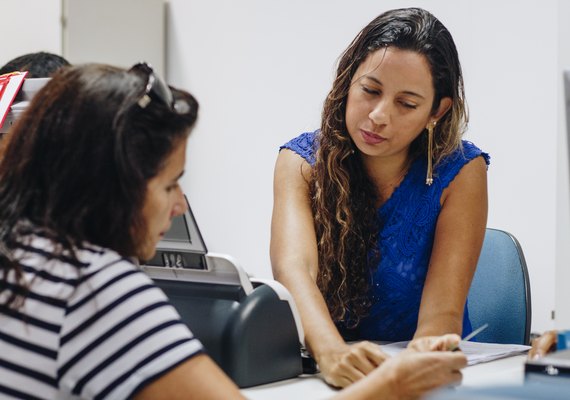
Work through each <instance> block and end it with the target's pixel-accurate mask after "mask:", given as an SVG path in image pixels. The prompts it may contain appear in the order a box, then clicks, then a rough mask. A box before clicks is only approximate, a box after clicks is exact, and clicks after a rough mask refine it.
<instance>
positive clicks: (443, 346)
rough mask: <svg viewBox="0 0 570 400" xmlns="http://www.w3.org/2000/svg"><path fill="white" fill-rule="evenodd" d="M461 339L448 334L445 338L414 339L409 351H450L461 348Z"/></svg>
mask: <svg viewBox="0 0 570 400" xmlns="http://www.w3.org/2000/svg"><path fill="white" fill-rule="evenodd" d="M460 341H461V337H459V335H456V334H454V333H453V334H447V335H443V336H425V337H421V338H417V339H413V340H412V341H411V342H410V343H409V344H408V350H413V351H417V352H424V351H450V350H453V349H456V348H457V347H458V346H459V342H460Z"/></svg>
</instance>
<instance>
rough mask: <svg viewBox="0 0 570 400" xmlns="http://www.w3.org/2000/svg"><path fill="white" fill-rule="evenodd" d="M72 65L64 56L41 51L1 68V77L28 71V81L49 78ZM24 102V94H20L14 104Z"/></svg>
mask: <svg viewBox="0 0 570 400" xmlns="http://www.w3.org/2000/svg"><path fill="white" fill-rule="evenodd" d="M68 65H70V64H69V61H67V60H66V59H65V58H63V57H62V56H59V55H57V54H53V53H48V52H45V51H39V52H36V53H28V54H24V55H21V56H19V57H16V58H14V59H12V60H10V61H8V62H7V63H6V64H4V65H3V66H2V67H0V75H3V74H8V73H10V72H15V71H20V72H23V71H27V72H28V74H27V75H26V79H33V78H49V77H51V76H52V75H53V74H54V73H55V72H56V71H57V70H59V69H60V68H62V67H66V66H68ZM21 100H22V92H19V93H18V94H17V95H16V98H15V99H14V102H16V103H17V102H18V101H21Z"/></svg>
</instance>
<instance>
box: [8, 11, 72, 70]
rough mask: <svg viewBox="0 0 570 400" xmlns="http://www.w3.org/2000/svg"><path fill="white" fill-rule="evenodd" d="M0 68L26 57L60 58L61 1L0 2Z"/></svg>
mask: <svg viewBox="0 0 570 400" xmlns="http://www.w3.org/2000/svg"><path fill="white" fill-rule="evenodd" d="M0 10H1V11H0V15H1V16H2V22H1V23H0V37H1V38H2V45H1V46H0V66H1V65H4V64H5V63H6V62H8V61H10V60H11V59H13V58H15V57H18V56H20V55H22V54H26V53H34V52H37V51H47V52H50V53H55V54H61V24H60V18H61V0H17V1H14V0H0Z"/></svg>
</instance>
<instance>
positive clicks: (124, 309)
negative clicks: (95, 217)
mask: <svg viewBox="0 0 570 400" xmlns="http://www.w3.org/2000/svg"><path fill="white" fill-rule="evenodd" d="M53 250H54V244H53V243H52V242H51V241H50V240H48V239H46V238H43V237H39V236H34V237H33V239H32V240H31V241H29V242H28V244H27V245H20V246H19V249H18V250H17V251H16V253H15V254H16V256H17V257H18V259H20V260H21V261H20V263H21V265H22V266H23V271H24V279H25V282H26V284H27V286H28V288H29V292H28V293H27V295H26V300H25V303H24V304H23V306H21V307H19V308H14V307H12V308H8V307H6V306H4V304H5V302H6V299H7V297H8V296H9V294H11V293H13V292H14V291H16V292H21V287H19V286H16V285H14V283H13V282H14V279H13V278H14V277H13V272H11V273H10V275H9V276H8V287H7V288H6V290H4V291H2V292H1V294H0V304H2V305H1V306H0V398H28V399H36V398H40V399H56V398H57V399H62V398H63V399H66V398H86V399H91V398H93V399H102V398H105V399H124V398H127V397H129V396H130V395H132V394H133V393H135V392H136V391H138V390H139V389H141V388H142V387H144V386H145V385H146V384H148V383H150V382H151V381H153V380H154V379H156V378H157V377H159V376H161V375H162V374H164V373H165V372H167V371H169V370H170V369H172V368H173V367H175V366H177V365H178V364H180V363H181V362H183V361H185V360H187V359H188V358H190V357H192V356H194V355H196V354H198V353H199V352H201V351H202V345H201V344H200V342H199V341H198V340H197V339H196V338H194V337H193V335H192V333H191V332H190V331H189V330H188V328H187V327H186V326H185V325H184V324H183V323H182V322H181V321H180V317H179V315H178V313H177V312H176V310H175V309H174V308H173V307H172V305H170V303H169V302H168V300H167V298H166V296H165V295H164V293H163V292H162V291H161V290H160V289H158V288H157V287H156V286H155V285H154V284H153V283H152V280H151V279H150V278H149V277H148V276H146V275H145V274H144V273H143V272H141V271H140V270H139V269H138V268H137V267H136V266H135V265H134V264H133V263H132V262H130V261H129V260H128V259H125V258H123V257H121V256H119V255H118V254H117V253H116V252H114V251H110V250H107V249H103V248H100V247H96V246H91V245H86V246H84V247H83V248H81V249H79V250H77V252H76V255H77V259H78V260H79V262H77V261H74V260H73V259H72V258H70V257H67V256H66V255H65V253H64V254H63V255H60V256H54V254H53Z"/></svg>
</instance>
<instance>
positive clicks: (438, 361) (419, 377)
mask: <svg viewBox="0 0 570 400" xmlns="http://www.w3.org/2000/svg"><path fill="white" fill-rule="evenodd" d="M466 365H467V358H466V357H465V355H464V354H462V353H461V352H455V353H454V352H449V351H445V352H438V351H431V352H422V353H418V352H416V351H411V350H406V351H404V352H402V353H400V354H399V355H397V356H395V357H393V358H390V359H388V360H386V361H385V362H384V363H383V364H382V365H381V366H380V367H378V368H376V369H375V370H374V371H372V372H371V373H370V374H369V375H368V376H366V377H365V378H364V379H361V380H360V381H358V382H357V383H355V384H353V385H351V386H349V387H348V388H346V389H345V390H343V391H342V392H340V393H339V394H338V396H337V397H335V400H340V399H355V398H358V399H375V398H382V399H415V398H418V397H419V396H422V395H424V394H425V393H426V392H428V391H430V390H432V389H435V388H437V387H440V386H444V385H451V384H458V383H459V382H461V379H462V375H461V372H460V369H461V368H463V367H465V366H466Z"/></svg>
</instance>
